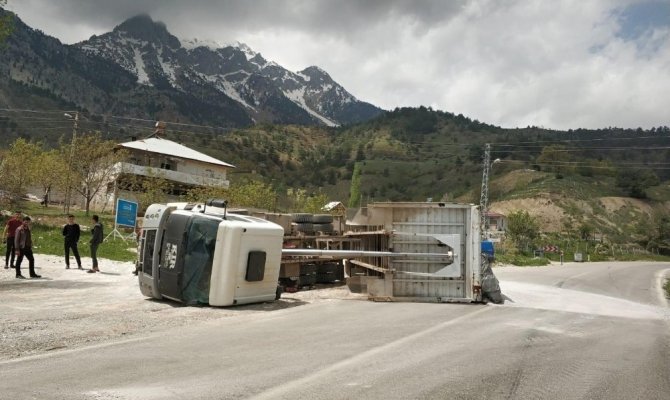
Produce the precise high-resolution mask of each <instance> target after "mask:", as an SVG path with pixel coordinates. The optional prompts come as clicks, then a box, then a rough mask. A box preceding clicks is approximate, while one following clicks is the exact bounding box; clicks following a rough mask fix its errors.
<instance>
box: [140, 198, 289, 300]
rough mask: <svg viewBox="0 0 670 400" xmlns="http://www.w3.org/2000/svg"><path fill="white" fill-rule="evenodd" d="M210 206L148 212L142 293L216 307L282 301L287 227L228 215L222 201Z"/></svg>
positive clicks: (142, 249) (165, 207)
mask: <svg viewBox="0 0 670 400" xmlns="http://www.w3.org/2000/svg"><path fill="white" fill-rule="evenodd" d="M208 205H209V206H208ZM208 205H205V204H188V203H168V204H152V205H151V206H149V207H148V208H147V210H146V213H145V216H144V224H143V226H142V232H141V235H140V244H139V251H138V260H137V262H138V267H139V268H138V269H139V271H138V278H139V284H140V290H141V291H142V294H144V295H145V296H147V297H152V298H155V299H162V298H168V299H171V300H175V301H179V302H182V303H185V304H209V305H212V306H231V305H238V304H248V303H258V302H264V301H272V300H275V299H277V298H278V296H279V293H280V291H279V289H278V286H277V282H278V278H279V268H280V262H281V255H282V239H283V235H284V230H283V229H282V227H281V226H279V225H277V224H274V223H272V222H269V221H266V220H263V219H260V218H254V217H250V216H244V215H234V214H226V212H225V208H220V207H225V202H223V201H209V202H208ZM217 206H218V207H217Z"/></svg>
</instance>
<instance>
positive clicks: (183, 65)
mask: <svg viewBox="0 0 670 400" xmlns="http://www.w3.org/2000/svg"><path fill="white" fill-rule="evenodd" d="M77 46H78V47H79V48H80V49H82V50H84V51H85V52H87V53H89V54H95V55H97V56H100V57H103V58H106V59H108V60H110V61H113V62H114V63H116V64H118V65H120V66H121V67H123V68H124V69H125V70H127V71H129V72H130V73H132V74H134V75H135V76H137V82H138V83H139V84H142V85H148V86H155V87H157V88H159V89H163V90H167V89H170V90H177V91H188V90H193V88H197V87H200V86H202V85H206V86H208V88H209V89H211V90H215V91H217V92H218V93H220V94H222V95H225V96H227V97H228V98H230V99H232V100H234V101H235V102H237V103H238V104H239V105H241V106H242V107H243V108H244V109H245V110H247V112H248V113H249V117H250V118H252V119H253V120H255V121H264V120H267V119H268V118H269V119H270V122H272V121H275V120H276V121H286V122H291V123H307V122H309V121H312V123H318V124H324V125H327V126H337V125H341V124H343V123H351V122H356V121H360V120H365V119H369V118H372V117H374V116H375V115H378V114H379V113H380V112H381V110H380V109H378V108H377V107H374V106H372V105H371V104H368V103H364V102H361V101H359V100H357V99H356V98H355V97H354V96H353V95H351V94H350V93H349V92H347V91H346V90H345V89H344V88H343V87H342V86H340V85H339V84H337V83H336V82H335V81H334V80H333V79H332V78H331V77H330V76H329V75H328V73H327V72H325V71H324V70H323V69H321V68H319V67H316V66H312V67H308V68H306V69H305V70H303V71H300V72H292V71H289V70H287V69H285V68H283V67H282V66H281V65H279V64H277V63H275V62H273V61H268V60H266V59H265V58H263V56H262V55H261V54H260V53H258V52H255V51H254V50H253V49H251V47H249V46H248V45H246V44H244V43H240V42H235V43H233V44H220V43H218V42H216V41H213V40H202V39H182V40H179V39H177V38H176V37H174V36H173V35H171V34H170V33H169V32H168V31H167V28H166V27H165V25H164V24H162V23H160V22H154V21H153V20H151V18H150V17H148V16H146V15H142V16H137V17H133V18H130V19H129V20H127V21H125V22H123V23H122V24H120V25H119V26H117V27H116V28H114V30H113V31H112V32H109V33H106V34H103V35H100V36H93V37H91V38H90V39H89V40H87V41H85V42H82V43H79V44H77ZM209 89H208V90H209ZM200 90H203V89H200ZM287 113H288V114H287ZM282 114H287V115H288V116H287V115H282Z"/></svg>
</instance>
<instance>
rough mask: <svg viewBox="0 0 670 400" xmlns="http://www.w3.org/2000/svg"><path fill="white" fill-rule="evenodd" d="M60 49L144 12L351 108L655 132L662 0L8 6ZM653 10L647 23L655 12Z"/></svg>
mask: <svg viewBox="0 0 670 400" xmlns="http://www.w3.org/2000/svg"><path fill="white" fill-rule="evenodd" d="M9 2H10V4H9V6H10V9H11V8H13V9H14V10H15V11H16V12H17V13H18V14H19V16H20V17H22V18H24V20H26V22H27V23H29V24H30V25H31V26H33V27H35V28H38V29H42V30H44V31H45V32H46V33H49V34H52V35H55V36H56V37H59V38H60V39H61V40H64V41H66V42H75V41H79V40H83V39H86V38H87V37H88V36H90V35H91V34H94V33H96V34H99V33H102V32H105V31H109V30H111V29H112V28H113V27H114V26H115V25H117V24H118V23H120V22H122V21H123V20H124V19H126V18H128V17H130V16H133V15H136V14H138V13H142V12H146V13H149V14H150V15H151V16H152V17H153V18H154V19H156V20H160V21H163V22H165V23H166V24H167V27H168V29H169V30H170V31H171V32H172V33H174V34H175V35H176V36H178V37H181V38H190V37H198V38H200V39H214V40H217V41H219V42H224V43H226V42H233V41H236V40H239V41H242V42H245V43H247V44H249V45H250V46H251V47H252V48H253V49H254V50H256V51H258V52H260V53H262V54H263V55H264V57H266V58H267V59H270V60H274V61H277V62H278V63H280V64H281V65H283V66H285V67H287V68H289V69H292V70H300V69H303V68H305V67H306V66H309V65H319V66H321V67H322V68H324V69H325V70H326V71H328V72H329V73H330V74H331V75H332V76H333V78H334V79H335V80H336V81H338V82H340V83H341V84H342V85H343V86H344V87H345V88H347V89H348V90H350V91H351V92H352V93H353V94H354V95H356V96H357V97H359V98H361V99H362V100H365V101H369V102H371V103H373V104H376V105H379V106H381V107H384V108H387V109H392V108H394V107H396V106H418V105H426V106H432V107H434V108H438V109H443V110H446V111H450V112H455V113H462V114H464V115H467V116H469V117H471V118H476V119H479V120H480V121H484V122H487V123H493V124H497V125H501V126H505V127H516V126H526V125H537V126H545V127H548V128H560V129H567V128H577V127H587V128H599V127H606V126H624V127H637V126H642V127H651V126H658V125H667V110H668V109H669V108H670V107H669V106H670V100H668V96H667V93H668V92H669V91H670V33H669V29H670V22H669V21H668V18H669V17H667V16H666V18H665V19H663V18H662V17H661V18H660V19H659V17H658V12H660V13H661V15H666V14H667V13H666V14H663V10H667V9H668V7H667V4H668V3H667V1H665V2H664V1H658V0H656V1H636V0H614V1H612V0H592V1H588V2H583V1H578V0H564V1H561V2H558V1H556V2H554V1H552V2H549V1H540V0H535V1H533V0H507V1H493V0H468V1H465V0H464V1H449V2H445V1H442V0H425V1H411V0H368V1H353V0H344V1H329V0H285V1H279V0H260V1H253V2H250V1H218V0H217V1H215V0H210V1H191V2H184V1H172V0H165V1H158V0H151V1H150V0H133V1H129V0H117V1H108V0H105V1H101V0H90V1H76V0H61V1H59V2H57V4H54V3H56V2H52V1H48V0H21V1H20V2H19V1H12V0H9ZM654 10H656V11H658V12H657V13H655V12H654Z"/></svg>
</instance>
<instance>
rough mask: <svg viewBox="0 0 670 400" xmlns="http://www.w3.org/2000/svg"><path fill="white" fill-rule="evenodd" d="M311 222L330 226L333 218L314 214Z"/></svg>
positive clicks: (328, 215) (327, 215)
mask: <svg viewBox="0 0 670 400" xmlns="http://www.w3.org/2000/svg"><path fill="white" fill-rule="evenodd" d="M312 222H314V223H315V224H331V223H332V222H333V216H332V215H330V214H315V215H314V216H313V217H312Z"/></svg>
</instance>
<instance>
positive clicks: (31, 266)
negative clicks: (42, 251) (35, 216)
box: [14, 217, 41, 279]
mask: <svg viewBox="0 0 670 400" xmlns="http://www.w3.org/2000/svg"><path fill="white" fill-rule="evenodd" d="M14 247H15V248H16V277H17V278H18V279H26V278H25V277H24V276H23V275H21V262H22V261H23V257H25V258H27V259H28V271H30V277H31V278H41V276H40V275H37V274H36V273H35V258H34V257H33V238H32V235H31V233H30V217H23V223H22V224H21V226H20V227H19V228H18V229H17V230H16V237H15V238H14Z"/></svg>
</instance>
